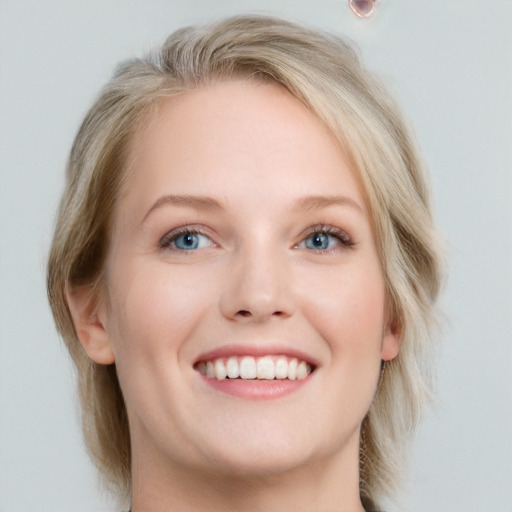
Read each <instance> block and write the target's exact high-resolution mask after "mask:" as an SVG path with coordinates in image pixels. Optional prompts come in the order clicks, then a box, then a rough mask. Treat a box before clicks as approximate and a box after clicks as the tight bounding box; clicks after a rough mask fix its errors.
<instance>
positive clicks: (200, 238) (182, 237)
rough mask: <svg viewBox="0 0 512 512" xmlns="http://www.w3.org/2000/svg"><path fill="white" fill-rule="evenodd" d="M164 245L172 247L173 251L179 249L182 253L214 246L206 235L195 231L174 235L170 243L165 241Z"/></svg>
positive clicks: (169, 240)
mask: <svg viewBox="0 0 512 512" xmlns="http://www.w3.org/2000/svg"><path fill="white" fill-rule="evenodd" d="M162 245H163V246H170V247H171V248H172V249H178V250H180V251H194V250H196V249H204V248H206V247H211V246H212V245H214V244H213V242H212V241H211V240H210V238H208V237H207V236H206V235H202V234H201V233H196V232H194V231H184V232H182V233H178V234H174V235H173V236H172V237H171V238H169V239H168V241H165V240H164V242H163V244H162Z"/></svg>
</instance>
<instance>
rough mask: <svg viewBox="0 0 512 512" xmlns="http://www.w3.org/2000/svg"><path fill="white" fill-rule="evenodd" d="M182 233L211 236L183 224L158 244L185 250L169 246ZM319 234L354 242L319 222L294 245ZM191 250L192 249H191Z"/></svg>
mask: <svg viewBox="0 0 512 512" xmlns="http://www.w3.org/2000/svg"><path fill="white" fill-rule="evenodd" d="M183 235H199V236H205V237H207V238H209V239H210V240H211V237H210V235H209V234H208V233H206V232H205V231H203V230H201V229H197V228H194V227H190V226H183V227H180V228H177V229H175V230H173V231H171V232H169V233H167V234H166V235H164V237H163V238H162V239H161V240H160V242H159V246H160V248H161V249H169V248H170V249H171V250H175V251H180V252H187V251H186V250H185V249H180V248H178V247H171V244H172V243H173V242H175V241H176V240H177V239H178V238H179V237H180V236H183ZM319 235H327V236H331V237H334V238H336V239H337V240H338V241H339V242H340V243H341V245H342V246H344V247H353V246H354V245H355V244H354V242H353V240H352V239H351V238H350V236H349V235H348V234H347V233H346V232H345V231H343V230H341V229H339V228H336V227H334V226H331V225H328V224H319V225H315V226H312V227H310V228H309V230H308V232H307V234H306V236H305V237H304V238H303V239H302V240H301V242H300V243H299V244H297V245H296V246H295V247H299V245H301V244H303V243H305V242H306V240H307V239H309V238H311V237H314V236H319ZM212 244H213V245H214V246H215V245H216V244H215V242H212ZM335 249H336V248H331V249H316V250H315V249H311V251H312V252H316V253H318V254H330V253H332V252H334V251H335ZM192 250H193V249H192Z"/></svg>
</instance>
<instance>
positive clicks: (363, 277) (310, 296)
mask: <svg viewBox="0 0 512 512" xmlns="http://www.w3.org/2000/svg"><path fill="white" fill-rule="evenodd" d="M322 283H324V284H327V286H325V285H322ZM302 297H303V299H302V301H303V304H304V308H303V309H304V311H305V313H306V315H308V317H309V320H310V322H311V323H312V324H313V325H315V327H316V328H317V330H318V331H319V332H320V333H321V334H322V336H323V337H324V338H325V339H326V340H327V341H328V343H329V345H330V347H331V351H332V352H333V354H335V353H337V352H340V351H341V352H344V353H347V354H348V353H351V352H354V353H360V354H361V355H362V356H363V355H368V356H370V355H371V356H374V355H375V354H377V355H378V354H379V353H380V346H381V342H382V336H383V328H384V312H385V291H384V282H383V279H382V275H381V272H380V269H379V268H378V267H377V268H375V265H373V266H371V265H364V266H361V268H359V267H355V268H354V267H352V268H350V270H348V269H347V271H343V269H341V270H340V269H333V271H332V272H330V273H329V275H328V276H327V275H326V276H323V278H322V279H316V280H315V281H312V282H310V283H307V284H306V286H305V288H304V289H303V293H302Z"/></svg>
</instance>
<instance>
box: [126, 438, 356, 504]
mask: <svg viewBox="0 0 512 512" xmlns="http://www.w3.org/2000/svg"><path fill="white" fill-rule="evenodd" d="M355 441H357V442H356V443H353V446H347V447H346V448H347V450H343V453H344V455H347V452H349V453H350V455H351V457H340V456H339V454H337V455H335V456H333V455H329V456H326V457H323V458H321V459H317V460H315V461H312V462H309V463H306V464H304V465H302V466H300V467H296V468H293V469H291V470H289V471H286V472H280V473H276V474H271V473H267V474H258V475H239V474H236V473H230V474H227V473H226V474H222V473H219V471H215V472H213V471H204V470H201V469H198V468H184V467H176V466H169V465H168V464H166V465H165V467H163V466H162V465H160V464H155V460H154V459H153V460H152V461H151V464H149V463H148V462H149V461H148V460H147V457H139V456H138V454H136V453H134V458H133V469H132V471H133V475H132V476H133V489H132V493H133V494H132V508H131V511H132V512H171V511H172V512H193V511H197V510H208V511H209V512H235V511H240V510H244V511H246V512H287V511H290V512H292V511H293V512H296V511H297V510H300V511H304V512H316V511H318V510H322V511H325V512H328V511H333V512H334V511H336V512H340V511H341V512H364V508H363V506H362V504H361V500H360V497H359V469H358V466H359V459H358V453H359V439H356V440H355ZM145 453H146V454H147V451H146V452H145Z"/></svg>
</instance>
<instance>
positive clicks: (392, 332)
mask: <svg viewBox="0 0 512 512" xmlns="http://www.w3.org/2000/svg"><path fill="white" fill-rule="evenodd" d="M401 337H402V329H401V327H400V324H399V322H398V320H397V319H394V318H391V319H389V320H388V322H387V323H386V325H385V327H384V336H383V338H382V346H381V350H380V358H381V359H382V360H383V361H391V360H392V359H394V358H395V357H396V356H397V355H398V352H399V350H400V338H401Z"/></svg>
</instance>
